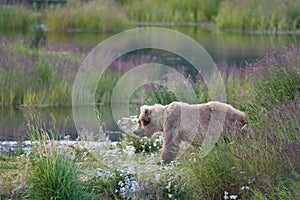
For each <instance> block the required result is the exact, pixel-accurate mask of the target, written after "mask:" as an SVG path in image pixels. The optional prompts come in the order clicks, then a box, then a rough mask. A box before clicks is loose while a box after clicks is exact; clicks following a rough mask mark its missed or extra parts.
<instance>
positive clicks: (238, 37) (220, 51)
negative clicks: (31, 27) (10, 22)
mask: <svg viewBox="0 0 300 200" xmlns="http://www.w3.org/2000/svg"><path fill="white" fill-rule="evenodd" d="M170 28H171V29H174V30H177V31H180V32H182V33H184V34H187V35H188V36H190V37H192V38H193V39H195V40H196V41H198V42H199V43H200V44H201V45H202V46H203V47H204V48H205V49H206V51H207V52H208V53H209V54H210V55H211V57H212V58H213V60H214V61H215V62H216V63H219V62H222V61H225V62H227V63H236V64H238V65H243V64H245V61H246V60H247V61H248V62H251V61H253V60H255V59H257V58H259V57H261V56H263V55H264V54H265V53H266V51H267V50H269V49H271V48H277V49H278V48H279V49H281V48H283V47H284V46H286V45H289V44H292V43H294V44H298V43H299V41H300V35H266V34H261V35H254V34H241V33H220V32H212V31H209V30H203V29H201V28H199V27H170ZM111 35H112V34H104V33H91V32H76V33H75V32H74V33H62V32H59V33H56V32H42V31H36V32H32V31H25V32H13V31H9V32H5V31H1V32H0V38H1V37H3V36H6V37H9V38H18V39H23V40H25V41H28V42H29V43H30V44H31V46H32V47H34V48H35V47H38V46H42V45H44V44H46V43H48V44H54V45H69V44H72V45H76V46H78V47H82V48H85V49H91V48H93V47H95V46H96V45H97V44H99V43H100V42H101V41H103V40H104V39H106V38H108V37H110V36H111ZM174 42H176V41H174ZM35 109H36V112H38V113H39V115H40V116H41V117H42V118H43V119H44V120H45V122H49V121H51V120H52V121H54V123H53V127H50V125H49V129H51V128H53V129H54V132H55V133H57V134H59V135H62V136H63V135H70V136H71V138H72V139H75V138H76V137H77V136H78V133H77V130H76V128H75V126H74V121H73V116H72V108H71V107H37V108H35ZM133 110H134V111H133V114H137V112H138V108H137V107H135V108H134V109H133ZM99 116H100V120H101V122H100V123H99V125H100V126H101V125H103V126H102V128H103V131H104V133H114V132H118V131H120V129H119V128H118V126H117V125H116V122H115V121H114V120H113V117H112V114H111V109H110V107H109V106H102V107H99ZM87 123H88V120H87ZM26 137H27V135H26V124H25V119H24V116H23V113H22V110H21V109H20V108H4V107H0V140H24V139H26ZM112 139H115V138H112Z"/></svg>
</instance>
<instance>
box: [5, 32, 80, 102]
mask: <svg viewBox="0 0 300 200" xmlns="http://www.w3.org/2000/svg"><path fill="white" fill-rule="evenodd" d="M0 46H1V48H0V55H1V56H0V71H1V73H0V85H1V89H0V91H1V92H0V102H1V104H2V105H21V104H26V105H33V104H35V105H36V104H38V105H41V104H48V105H53V104H55V105H70V104H71V89H72V83H73V80H74V78H75V75H76V72H77V69H78V66H79V62H80V60H81V57H80V56H78V55H75V54H74V55H75V56H62V55H60V54H52V53H51V52H50V51H48V50H46V49H43V48H40V49H31V48H29V47H28V46H27V45H26V44H25V43H22V42H12V41H8V40H6V39H5V38H3V39H2V41H1V44H0Z"/></svg>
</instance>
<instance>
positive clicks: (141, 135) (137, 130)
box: [133, 127, 145, 137]
mask: <svg viewBox="0 0 300 200" xmlns="http://www.w3.org/2000/svg"><path fill="white" fill-rule="evenodd" d="M133 134H135V135H137V136H140V137H143V136H145V135H144V132H143V130H142V128H140V127H138V128H137V129H135V130H134V131H133Z"/></svg>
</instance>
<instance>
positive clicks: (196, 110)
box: [134, 101, 247, 163]
mask: <svg viewBox="0 0 300 200" xmlns="http://www.w3.org/2000/svg"><path fill="white" fill-rule="evenodd" d="M140 111H141V113H140V115H139V122H138V123H139V124H138V127H137V129H136V130H135V131H134V134H136V135H139V136H141V137H142V136H147V137H148V138H151V137H152V136H153V134H154V133H156V132H160V131H162V132H163V134H164V143H163V148H162V152H161V157H160V163H170V162H171V161H172V160H173V159H174V158H175V157H176V155H177V152H178V147H179V144H180V142H182V141H185V142H189V143H192V142H194V141H203V140H204V137H205V135H206V133H207V131H208V129H209V126H210V121H211V120H212V118H215V119H216V118H217V121H218V116H223V123H222V126H224V125H225V126H228V125H229V124H231V126H232V125H233V124H236V125H239V126H240V127H243V126H244V125H246V124H247V116H246V114H245V113H243V112H242V111H239V110H237V109H235V108H233V107H232V106H231V105H229V104H226V103H221V102H218V101H210V102H208V103H204V104H187V103H182V102H172V103H171V104H169V105H166V106H163V105H160V104H155V105H153V106H147V105H143V106H141V108H140ZM216 116H217V117H216ZM220 119H222V117H220ZM221 121H222V120H221ZM213 126H216V125H215V124H214V125H213Z"/></svg>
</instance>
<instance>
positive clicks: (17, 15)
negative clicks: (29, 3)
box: [0, 5, 41, 29]
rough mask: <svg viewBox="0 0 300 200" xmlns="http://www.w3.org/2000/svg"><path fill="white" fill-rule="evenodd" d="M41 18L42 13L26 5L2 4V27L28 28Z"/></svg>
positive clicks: (0, 7)
mask: <svg viewBox="0 0 300 200" xmlns="http://www.w3.org/2000/svg"><path fill="white" fill-rule="evenodd" d="M40 20H41V14H40V13H39V12H36V11H32V10H29V9H27V8H25V7H24V6H19V5H17V6H14V7H12V6H9V5H3V6H1V5H0V28H1V29H28V28H29V27H30V26H31V25H34V24H36V23H38V22H39V21H40Z"/></svg>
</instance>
